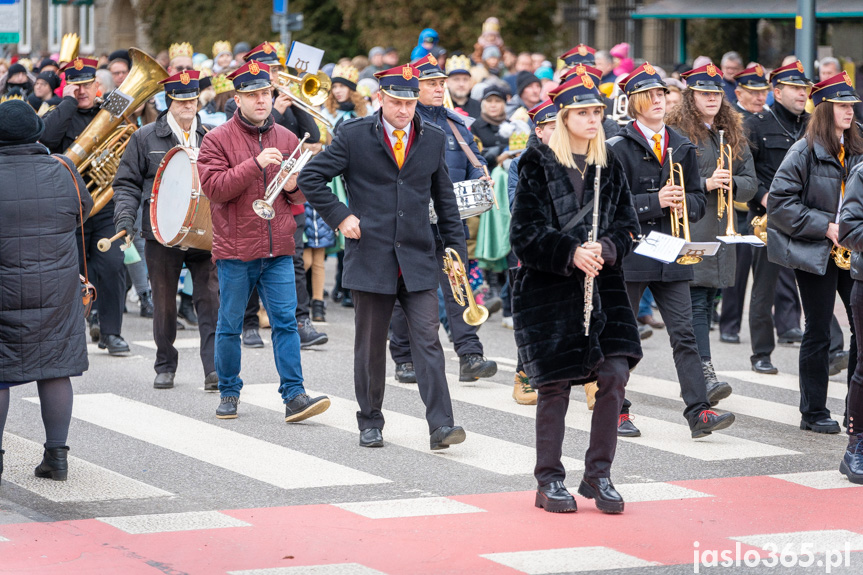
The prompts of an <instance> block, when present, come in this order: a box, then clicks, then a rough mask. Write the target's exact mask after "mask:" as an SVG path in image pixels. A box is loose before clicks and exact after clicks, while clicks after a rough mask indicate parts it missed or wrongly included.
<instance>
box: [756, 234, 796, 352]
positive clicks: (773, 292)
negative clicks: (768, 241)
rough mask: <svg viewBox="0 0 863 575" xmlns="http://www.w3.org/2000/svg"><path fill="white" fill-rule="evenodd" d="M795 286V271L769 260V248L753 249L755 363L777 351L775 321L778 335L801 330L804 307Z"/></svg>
mask: <svg viewBox="0 0 863 575" xmlns="http://www.w3.org/2000/svg"><path fill="white" fill-rule="evenodd" d="M795 283H796V282H795V278H794V274H793V272H792V271H791V270H789V269H787V268H784V267H782V266H780V265H778V264H774V263H773V262H771V261H769V260H768V259H767V248H753V250H752V294H751V296H750V300H749V337H750V339H751V344H752V357H751V360H752V361H753V362H754V361H756V360H757V359H761V358H769V357H770V355H771V354H772V353H773V350H774V349H776V339H775V337H774V334H773V328H774V319H775V327H776V333H785V332H787V331H789V330H791V329H794V328H799V327H800V304H799V299H798V295H797V287H796V285H795ZM774 307H775V310H774Z"/></svg>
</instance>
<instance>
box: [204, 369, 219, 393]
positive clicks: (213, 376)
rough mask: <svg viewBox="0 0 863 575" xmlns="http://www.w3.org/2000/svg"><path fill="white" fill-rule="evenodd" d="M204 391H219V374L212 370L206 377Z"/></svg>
mask: <svg viewBox="0 0 863 575" xmlns="http://www.w3.org/2000/svg"><path fill="white" fill-rule="evenodd" d="M204 391H219V374H218V373H216V372H215V371H211V372H210V373H208V374H207V377H205V378H204Z"/></svg>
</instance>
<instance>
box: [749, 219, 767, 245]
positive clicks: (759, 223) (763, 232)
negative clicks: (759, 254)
mask: <svg viewBox="0 0 863 575" xmlns="http://www.w3.org/2000/svg"><path fill="white" fill-rule="evenodd" d="M752 232H753V233H754V234H755V235H756V236H758V237H759V238H761V241H762V242H764V243H765V244H766V243H767V214H764V215H763V216H755V217H754V218H752Z"/></svg>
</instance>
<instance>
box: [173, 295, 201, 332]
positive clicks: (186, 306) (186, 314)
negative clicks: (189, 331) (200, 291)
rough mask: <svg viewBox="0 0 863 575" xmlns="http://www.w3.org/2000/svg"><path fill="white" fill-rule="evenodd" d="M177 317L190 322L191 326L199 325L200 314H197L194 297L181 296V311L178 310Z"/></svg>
mask: <svg viewBox="0 0 863 575" xmlns="http://www.w3.org/2000/svg"><path fill="white" fill-rule="evenodd" d="M177 316H178V317H181V318H182V319H184V320H186V321H187V322H189V325H198V314H196V313H195V306H194V302H193V301H192V296H190V295H186V294H184V293H181V294H180V309H178V310H177Z"/></svg>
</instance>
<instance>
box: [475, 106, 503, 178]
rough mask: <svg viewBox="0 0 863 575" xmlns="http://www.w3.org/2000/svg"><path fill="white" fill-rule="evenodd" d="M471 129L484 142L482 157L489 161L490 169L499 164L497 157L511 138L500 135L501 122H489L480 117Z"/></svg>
mask: <svg viewBox="0 0 863 575" xmlns="http://www.w3.org/2000/svg"><path fill="white" fill-rule="evenodd" d="M470 131H471V132H472V133H473V134H474V135H475V136H476V137H477V138H479V141H480V142H482V157H483V158H485V161H486V162H487V163H488V171H489V172H490V171H492V170H493V169H494V168H495V166H497V157H498V156H499V155H501V154H502V153H503V151H504V150H506V149H507V148H508V147H509V138H504V137H503V136H501V135H500V124H489V123H488V122H487V121H486V120H485V119H483V118H480V119H479V120H477V121H476V122H474V123H473V125H472V126H471V127H470Z"/></svg>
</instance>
